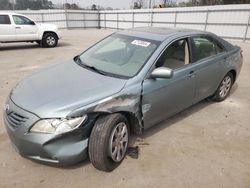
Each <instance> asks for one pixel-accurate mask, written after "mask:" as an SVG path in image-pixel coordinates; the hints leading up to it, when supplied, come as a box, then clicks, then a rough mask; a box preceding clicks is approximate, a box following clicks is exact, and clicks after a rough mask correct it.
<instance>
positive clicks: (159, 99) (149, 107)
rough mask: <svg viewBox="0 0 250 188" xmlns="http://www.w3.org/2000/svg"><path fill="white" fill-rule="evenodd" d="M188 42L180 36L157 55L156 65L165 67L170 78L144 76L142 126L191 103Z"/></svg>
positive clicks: (192, 84) (192, 74)
mask: <svg viewBox="0 0 250 188" xmlns="http://www.w3.org/2000/svg"><path fill="white" fill-rule="evenodd" d="M189 54H190V53H189V43H188V40H187V39H181V40H177V41H174V42H173V43H171V44H170V45H169V46H168V47H167V48H166V50H165V51H164V52H163V53H162V55H161V56H160V58H159V59H158V61H157V63H156V65H155V68H157V67H161V66H164V67H168V68H171V69H173V71H174V74H173V77H172V78H169V79H162V78H157V79H152V78H150V77H149V78H147V79H146V80H144V82H143V93H142V113H143V121H144V128H145V129H147V128H149V127H151V126H152V125H154V124H156V123H158V122H160V121H162V120H164V119H166V118H168V117H169V116H171V115H173V114H175V113H177V112H179V111H181V110H183V109H185V108H187V107H188V106H190V105H192V103H193V99H194V93H195V71H194V70H193V67H192V64H189V62H190V61H189V60H190V56H189Z"/></svg>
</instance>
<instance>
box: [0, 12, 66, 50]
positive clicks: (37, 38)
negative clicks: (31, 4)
mask: <svg viewBox="0 0 250 188" xmlns="http://www.w3.org/2000/svg"><path fill="white" fill-rule="evenodd" d="M60 38H61V32H60V31H59V30H58V27H57V26H56V25H54V24H44V23H35V22H34V21H33V20H31V19H30V18H28V17H26V16H24V15H21V14H17V13H10V12H0V42H2V43H7V42H37V43H38V44H40V46H42V47H55V46H57V43H58V40H59V39H60Z"/></svg>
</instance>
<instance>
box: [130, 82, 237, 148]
mask: <svg viewBox="0 0 250 188" xmlns="http://www.w3.org/2000/svg"><path fill="white" fill-rule="evenodd" d="M237 88H238V84H237V83H235V84H234V85H233V87H232V89H231V92H230V94H229V96H228V97H230V96H231V95H232V94H233V93H234V92H235V91H236V90H237ZM227 100H230V98H228V99H227ZM222 102H223V101H222ZM213 103H216V102H214V101H212V100H211V99H209V98H208V99H204V100H202V101H200V102H198V103H196V104H194V105H192V106H191V107H189V108H187V109H185V110H183V111H181V112H179V113H177V114H176V115H174V116H172V117H170V118H167V119H165V120H163V121H161V122H159V123H158V124H156V125H154V126H152V127H151V128H149V129H148V130H145V131H144V132H143V133H142V134H141V135H135V134H132V135H131V138H130V144H129V146H130V147H134V146H136V145H137V146H139V147H140V146H142V145H149V143H146V142H144V140H145V139H146V138H148V137H151V136H153V135H154V134H156V133H158V132H160V131H162V130H164V129H167V128H168V127H170V126H172V125H175V124H176V123H178V122H180V121H182V120H184V119H186V118H187V117H189V116H191V115H193V114H194V113H196V112H199V111H201V110H202V109H204V108H206V107H207V106H209V105H211V104H213Z"/></svg>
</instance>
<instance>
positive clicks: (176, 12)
mask: <svg viewBox="0 0 250 188" xmlns="http://www.w3.org/2000/svg"><path fill="white" fill-rule="evenodd" d="M177 14H178V11H175V16H174V27H176V22H177Z"/></svg>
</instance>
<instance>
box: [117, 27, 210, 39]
mask: <svg viewBox="0 0 250 188" xmlns="http://www.w3.org/2000/svg"><path fill="white" fill-rule="evenodd" d="M118 33H119V34H124V35H130V36H134V37H139V38H146V39H150V40H158V41H164V40H165V39H167V38H169V37H171V36H182V35H186V34H208V35H211V33H209V32H205V31H199V30H194V29H185V28H168V27H137V28H133V29H126V30H123V31H119V32H118Z"/></svg>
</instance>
